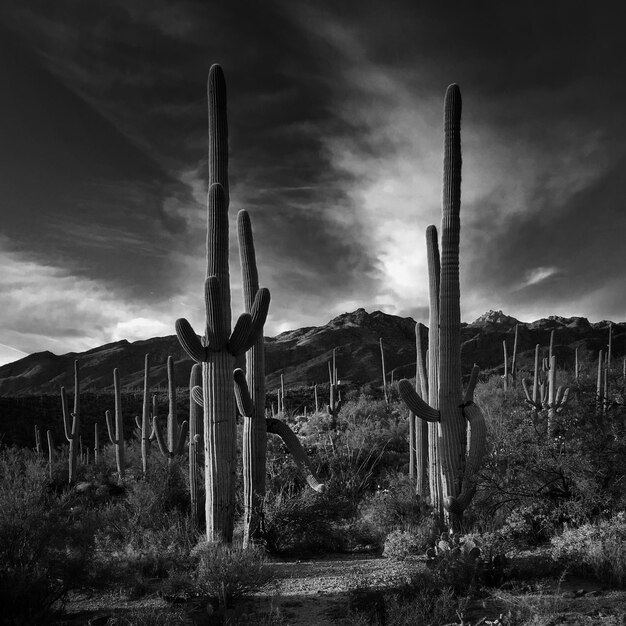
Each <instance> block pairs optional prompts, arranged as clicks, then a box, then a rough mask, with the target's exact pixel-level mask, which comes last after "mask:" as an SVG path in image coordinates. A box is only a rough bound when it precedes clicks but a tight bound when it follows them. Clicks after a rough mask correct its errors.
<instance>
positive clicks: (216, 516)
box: [202, 350, 237, 543]
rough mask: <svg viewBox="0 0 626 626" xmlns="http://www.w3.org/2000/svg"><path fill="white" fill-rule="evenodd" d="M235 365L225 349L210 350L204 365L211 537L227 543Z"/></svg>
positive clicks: (234, 434)
mask: <svg viewBox="0 0 626 626" xmlns="http://www.w3.org/2000/svg"><path fill="white" fill-rule="evenodd" d="M234 367H235V359H234V357H233V356H232V355H231V354H229V353H228V352H226V351H225V350H221V351H219V352H209V355H208V360H207V361H206V362H205V363H203V364H202V384H203V396H204V409H205V420H206V422H205V427H204V450H205V457H204V463H205V485H206V504H205V510H206V521H207V538H208V540H209V541H218V542H226V543H230V542H231V541H232V538H233V523H234V515H235V470H236V463H237V428H236V422H235V397H234V395H233V374H232V372H233V369H234Z"/></svg>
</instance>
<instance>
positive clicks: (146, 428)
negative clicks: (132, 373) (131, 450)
mask: <svg viewBox="0 0 626 626" xmlns="http://www.w3.org/2000/svg"><path fill="white" fill-rule="evenodd" d="M149 393H150V355H148V354H146V356H145V360H144V373H143V405H142V410H141V469H142V471H143V475H144V476H146V475H147V473H148V456H149V455H150V396H149Z"/></svg>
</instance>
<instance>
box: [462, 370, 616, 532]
mask: <svg viewBox="0 0 626 626" xmlns="http://www.w3.org/2000/svg"><path fill="white" fill-rule="evenodd" d="M559 375H560V376H561V377H562V376H563V373H562V372H561V373H559ZM493 386H494V379H493V378H492V379H490V380H489V381H487V382H486V383H481V384H479V386H478V388H477V402H479V401H480V402H481V406H482V407H483V409H484V412H485V416H486V421H487V427H488V452H487V455H486V458H485V462H484V464H483V467H482V469H481V471H480V473H479V477H478V489H477V494H476V498H475V502H474V504H473V509H474V511H475V512H477V515H478V517H481V516H482V517H484V518H488V519H491V520H496V522H498V523H505V522H506V521H507V520H508V521H509V525H510V527H511V532H518V533H519V534H520V536H521V535H524V538H525V539H527V540H531V541H533V535H534V542H535V543H536V542H537V541H539V540H541V539H545V538H548V537H549V536H550V534H551V533H553V532H554V529H558V528H560V527H561V526H562V525H563V524H564V523H570V524H572V523H574V524H581V523H584V522H585V521H589V520H590V519H592V518H593V517H594V516H597V515H600V514H604V513H605V512H607V511H608V512H609V513H610V512H611V511H615V510H619V509H620V507H622V506H623V504H624V493H623V488H622V485H623V480H624V477H626V435H625V433H624V430H623V429H620V428H617V427H616V423H618V422H619V421H620V419H621V420H623V417H620V415H619V412H617V411H616V412H614V414H613V415H610V412H609V414H607V415H606V416H605V415H603V414H602V413H601V412H597V411H596V406H595V388H594V387H593V386H592V385H591V384H590V383H585V382H584V381H583V382H581V383H580V384H579V385H578V386H577V387H576V388H573V389H572V391H571V392H570V401H569V402H568V405H567V406H566V408H565V409H564V410H563V412H561V413H559V414H557V415H556V417H555V418H554V428H553V432H552V433H551V434H548V433H547V424H546V421H547V416H546V414H545V413H546V412H545V411H542V412H540V413H539V414H538V415H533V414H532V413H531V412H530V411H529V408H528V407H527V406H525V402H524V400H523V396H522V394H521V392H520V390H519V389H514V390H511V391H510V392H509V393H507V394H504V395H503V394H500V397H499V398H496V400H497V401H496V400H494V397H495V396H497V394H495V392H494V389H493ZM490 392H494V393H490ZM527 507H529V508H527ZM516 510H517V511H520V512H521V513H514V511H516ZM537 513H539V516H538V517H537V519H532V518H533V517H534V516H536V514H537ZM516 517H517V519H516ZM509 518H510V519H509Z"/></svg>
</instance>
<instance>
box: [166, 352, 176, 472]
mask: <svg viewBox="0 0 626 626" xmlns="http://www.w3.org/2000/svg"><path fill="white" fill-rule="evenodd" d="M167 398H168V404H169V409H168V412H167V448H168V450H169V451H170V454H169V455H168V457H167V462H168V465H169V464H171V463H172V461H173V460H174V455H175V451H176V448H177V446H178V418H177V416H176V378H175V377H174V359H173V357H171V356H168V357H167Z"/></svg>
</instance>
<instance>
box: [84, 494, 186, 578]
mask: <svg viewBox="0 0 626 626" xmlns="http://www.w3.org/2000/svg"><path fill="white" fill-rule="evenodd" d="M101 517H102V524H103V528H102V529H101V530H100V531H99V532H98V533H97V534H96V537H95V555H96V559H97V562H98V568H99V570H100V573H101V575H102V576H105V577H106V578H108V579H113V580H115V581H117V582H118V584H120V585H122V586H123V585H124V584H125V582H126V581H127V579H128V578H130V579H132V580H134V581H136V580H137V577H139V580H141V578H142V577H151V578H153V577H158V578H163V577H166V576H167V574H168V572H169V571H171V570H175V569H185V568H186V567H187V560H188V557H189V553H190V551H191V549H192V548H193V546H194V545H195V544H196V543H197V541H198V532H197V530H196V529H195V528H194V527H193V526H192V524H191V522H190V520H189V518H188V517H187V516H186V515H184V514H181V513H180V512H178V511H176V510H173V511H169V512H165V513H162V514H158V515H155V516H154V517H151V518H148V517H146V518H138V517H136V516H134V515H129V511H128V510H127V509H126V507H125V506H124V503H120V504H116V505H113V506H111V507H109V508H107V509H105V510H102V511H101Z"/></svg>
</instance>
